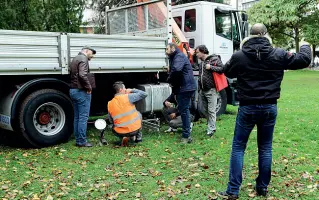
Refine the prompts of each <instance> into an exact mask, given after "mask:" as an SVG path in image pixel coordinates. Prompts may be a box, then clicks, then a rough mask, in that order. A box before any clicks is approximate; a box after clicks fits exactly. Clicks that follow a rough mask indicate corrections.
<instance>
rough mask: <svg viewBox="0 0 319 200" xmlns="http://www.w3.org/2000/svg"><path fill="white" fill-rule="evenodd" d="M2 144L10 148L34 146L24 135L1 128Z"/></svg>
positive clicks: (0, 137) (0, 141)
mask: <svg viewBox="0 0 319 200" xmlns="http://www.w3.org/2000/svg"><path fill="white" fill-rule="evenodd" d="M0 146H3V147H8V148H26V149H29V148H33V147H32V145H31V144H30V143H29V142H28V141H27V140H26V139H25V138H23V136H22V135H19V134H18V133H15V132H12V131H7V130H0Z"/></svg>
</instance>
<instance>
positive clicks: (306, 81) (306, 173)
mask: <svg viewBox="0 0 319 200" xmlns="http://www.w3.org/2000/svg"><path fill="white" fill-rule="evenodd" d="M318 107H319V72H315V71H289V72H286V73H285V78H284V81H283V84H282V93H281V99H280V100H279V102H278V118H277V124H276V128H275V134H274V143H273V168H272V172H273V173H272V181H271V185H270V186H269V196H268V199H310V200H313V199H319V191H318V187H319V155H318V151H319V145H318V141H319V127H318V125H319V114H318V113H319V108H318ZM227 112H228V114H225V115H223V116H221V117H220V118H219V119H218V121H217V133H216V134H215V136H214V137H213V138H211V139H208V138H207V137H205V133H206V131H205V130H206V123H205V122H204V121H202V123H197V124H196V125H195V127H194V129H193V133H192V136H193V139H194V141H193V143H192V144H188V145H182V144H180V143H179V140H180V133H175V134H165V133H163V130H165V128H167V127H162V131H161V133H156V132H154V133H153V132H144V138H143V139H144V141H143V143H142V144H139V145H137V146H135V147H128V148H116V147H115V145H113V144H110V145H108V146H103V147H100V146H97V145H96V146H95V147H93V148H77V147H75V146H74V143H75V141H74V139H72V140H71V141H70V142H68V143H66V144H62V145H59V146H55V147H50V148H44V149H17V148H12V147H7V146H3V145H2V146H0V199H1V198H2V199H33V200H38V199H47V200H51V199H108V198H109V199H169V198H172V199H216V198H217V195H216V193H217V192H218V191H223V190H225V189H226V185H227V182H228V169H229V157H230V151H231V143H232V136H233V130H234V123H235V117H236V112H237V107H232V106H229V107H228V108H227ZM97 135H98V132H97V131H95V130H93V129H90V131H89V140H90V141H91V142H93V143H94V144H97V143H98V140H97ZM107 139H109V140H110V141H111V143H112V142H114V141H116V138H115V136H113V135H112V134H111V133H110V132H108V133H107ZM257 166H258V165H257V146H256V130H254V131H253V132H252V134H251V137H250V141H249V143H248V147H247V150H246V155H245V165H244V181H243V185H242V188H241V192H240V197H241V199H250V198H255V199H264V198H259V197H255V193H254V191H253V186H254V184H255V181H254V179H255V178H256V176H257V173H258V167H257Z"/></svg>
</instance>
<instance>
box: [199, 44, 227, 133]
mask: <svg viewBox="0 0 319 200" xmlns="http://www.w3.org/2000/svg"><path fill="white" fill-rule="evenodd" d="M195 53H196V56H197V58H198V59H200V60H201V61H202V62H201V64H200V65H199V79H198V88H199V98H200V101H201V102H202V105H203V106H202V109H203V111H202V112H203V114H204V115H205V117H206V118H207V121H208V126H207V133H206V135H207V136H209V137H211V136H213V135H214V133H215V132H216V114H217V113H216V106H217V97H218V93H217V91H216V86H215V83H214V77H213V72H217V73H222V71H223V63H222V61H221V60H220V58H219V56H217V55H214V54H213V55H209V51H208V49H207V47H206V46H205V45H200V46H198V47H197V48H196V50H195Z"/></svg>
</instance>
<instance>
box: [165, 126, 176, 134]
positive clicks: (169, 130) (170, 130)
mask: <svg viewBox="0 0 319 200" xmlns="http://www.w3.org/2000/svg"><path fill="white" fill-rule="evenodd" d="M175 131H177V129H176V128H172V127H169V128H168V129H167V130H166V131H164V132H165V133H170V132H175Z"/></svg>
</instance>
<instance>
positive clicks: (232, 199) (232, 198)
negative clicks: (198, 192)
mask: <svg viewBox="0 0 319 200" xmlns="http://www.w3.org/2000/svg"><path fill="white" fill-rule="evenodd" d="M217 195H218V196H220V197H221V198H223V199H229V200H235V199H238V198H239V197H238V195H235V194H228V193H227V192H218V193H217Z"/></svg>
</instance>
